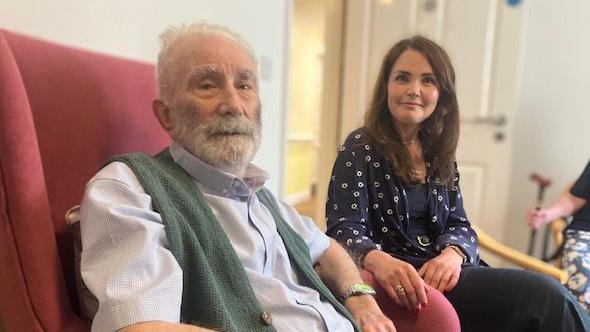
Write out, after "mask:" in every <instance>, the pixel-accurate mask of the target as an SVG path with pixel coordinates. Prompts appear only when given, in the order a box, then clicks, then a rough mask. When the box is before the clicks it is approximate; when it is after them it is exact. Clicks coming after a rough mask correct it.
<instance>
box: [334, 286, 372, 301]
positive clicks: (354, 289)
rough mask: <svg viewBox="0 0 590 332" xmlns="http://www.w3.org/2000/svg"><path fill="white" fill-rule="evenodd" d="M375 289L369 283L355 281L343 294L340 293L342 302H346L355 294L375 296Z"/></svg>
mask: <svg viewBox="0 0 590 332" xmlns="http://www.w3.org/2000/svg"><path fill="white" fill-rule="evenodd" d="M375 294H376V293H375V289H373V287H371V286H370V285H368V284H365V283H360V282H359V283H355V284H353V285H351V286H350V287H348V288H347V289H346V290H345V291H344V292H343V293H342V294H341V295H340V302H342V303H345V302H346V300H348V299H349V298H350V297H353V296H360V295H371V296H375Z"/></svg>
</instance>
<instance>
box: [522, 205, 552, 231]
mask: <svg viewBox="0 0 590 332" xmlns="http://www.w3.org/2000/svg"><path fill="white" fill-rule="evenodd" d="M526 220H527V223H528V224H529V226H530V227H531V228H533V229H537V228H539V227H541V226H542V225H543V224H546V223H547V222H548V221H549V218H548V217H547V209H530V210H528V211H527V212H526Z"/></svg>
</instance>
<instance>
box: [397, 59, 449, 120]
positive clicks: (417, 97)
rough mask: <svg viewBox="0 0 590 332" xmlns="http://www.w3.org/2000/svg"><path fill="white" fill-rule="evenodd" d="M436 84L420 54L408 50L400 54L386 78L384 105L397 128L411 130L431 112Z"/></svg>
mask: <svg viewBox="0 0 590 332" xmlns="http://www.w3.org/2000/svg"><path fill="white" fill-rule="evenodd" d="M438 86H439V85H438V81H437V78H436V77H435V76H434V73H433V71H432V67H431V66H430V63H429V62H428V60H427V59H426V57H425V56H424V55H422V53H420V52H418V51H416V50H413V49H407V50H405V51H404V52H403V53H402V54H401V55H400V56H399V58H398V59H397V60H396V61H395V63H394V64H393V67H392V68H391V72H390V73H389V79H388V81H387V106H388V107H389V113H390V114H391V116H392V117H393V120H394V123H395V125H396V126H397V127H398V129H402V130H408V129H409V130H411V129H414V128H416V127H417V126H418V125H419V124H420V123H421V122H422V121H424V120H426V119H427V118H428V117H429V116H430V115H431V114H432V112H434V109H435V108H436V103H437V102H438V96H439V90H438Z"/></svg>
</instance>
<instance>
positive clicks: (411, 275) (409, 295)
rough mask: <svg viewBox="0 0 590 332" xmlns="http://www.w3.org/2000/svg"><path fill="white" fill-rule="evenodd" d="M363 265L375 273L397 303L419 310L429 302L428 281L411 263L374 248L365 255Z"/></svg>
mask: <svg viewBox="0 0 590 332" xmlns="http://www.w3.org/2000/svg"><path fill="white" fill-rule="evenodd" d="M363 267H364V268H365V269H367V270H369V271H371V272H372V273H373V275H374V276H375V279H377V282H379V284H380V285H381V287H382V288H383V289H384V290H385V291H386V292H387V294H388V295H389V297H391V298H392V299H393V301H394V302H395V303H396V304H397V305H399V306H403V307H405V308H406V309H408V311H419V310H420V309H422V307H423V306H425V305H426V304H427V303H428V300H427V297H426V292H427V291H428V290H427V288H426V283H425V282H424V280H422V278H421V277H420V275H418V272H417V271H416V269H415V268H414V267H413V266H412V265H411V264H409V263H407V262H404V261H402V260H399V259H397V258H394V257H392V256H390V255H389V254H387V253H385V252H383V251H380V250H373V251H371V252H369V253H368V254H367V255H366V256H365V260H364V262H363Z"/></svg>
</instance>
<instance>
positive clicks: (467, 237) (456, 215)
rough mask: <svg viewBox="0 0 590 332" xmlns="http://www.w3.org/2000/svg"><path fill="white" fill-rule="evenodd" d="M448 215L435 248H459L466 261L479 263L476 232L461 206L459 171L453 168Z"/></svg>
mask: <svg viewBox="0 0 590 332" xmlns="http://www.w3.org/2000/svg"><path fill="white" fill-rule="evenodd" d="M449 202H450V205H451V206H450V208H449V215H448V217H447V222H446V225H445V229H444V233H443V234H441V235H439V236H438V237H437V239H436V249H437V250H442V249H444V248H446V247H448V246H455V247H457V248H459V249H460V250H461V251H462V252H463V253H464V254H465V256H466V258H467V260H466V263H468V264H479V245H478V240H477V234H476V233H475V231H474V230H473V228H471V223H470V222H469V220H468V219H467V214H466V213H465V209H464V208H463V197H462V195H461V188H460V186H459V171H458V170H455V178H454V183H453V186H452V187H451V189H450V190H449Z"/></svg>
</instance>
